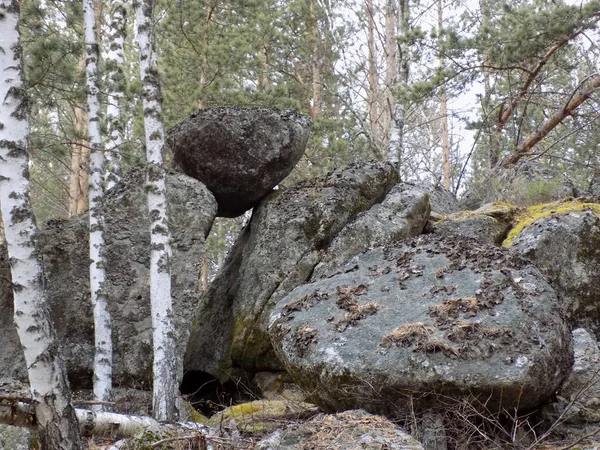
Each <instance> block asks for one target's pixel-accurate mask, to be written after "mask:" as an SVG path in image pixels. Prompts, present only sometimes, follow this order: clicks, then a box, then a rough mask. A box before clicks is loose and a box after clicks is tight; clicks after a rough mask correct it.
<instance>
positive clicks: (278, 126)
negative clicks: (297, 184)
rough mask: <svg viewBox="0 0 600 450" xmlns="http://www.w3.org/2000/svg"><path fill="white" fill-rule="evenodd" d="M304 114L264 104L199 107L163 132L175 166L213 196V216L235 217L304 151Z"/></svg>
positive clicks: (306, 121)
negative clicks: (253, 106) (259, 106)
mask: <svg viewBox="0 0 600 450" xmlns="http://www.w3.org/2000/svg"><path fill="white" fill-rule="evenodd" d="M310 127H311V120H310V118H308V117H307V116H303V115H301V114H298V113H295V112H291V111H285V112H281V111H278V110H275V109H268V108H254V109H247V108H240V107H220V108H212V109H202V110H199V111H197V112H196V113H194V114H193V115H192V116H191V117H190V118H188V119H186V120H185V121H183V122H182V123H180V124H179V125H177V126H175V127H174V128H172V129H171V130H169V132H168V133H167V142H168V144H169V145H170V147H171V148H172V150H173V153H174V164H175V165H176V166H177V167H178V168H179V169H181V170H182V171H183V172H184V173H185V174H187V175H189V176H191V177H193V178H196V179H197V180H200V181H201V182H202V183H204V184H205V185H206V186H207V187H208V189H209V190H210V191H211V192H212V193H213V194H214V196H215V198H216V199H217V202H218V205H219V207H218V215H219V216H224V217H237V216H240V215H242V214H243V213H244V212H245V211H247V210H249V209H250V208H252V207H254V206H256V204H257V203H258V201H259V200H260V199H261V198H262V197H264V196H265V195H266V194H268V193H269V192H270V191H271V189H272V188H273V187H274V186H275V185H277V184H278V183H280V182H281V181H282V180H283V179H284V178H285V177H286V176H287V175H288V174H289V173H290V172H291V171H292V169H293V168H294V166H295V165H296V163H297V162H298V161H299V160H300V157H301V156H302V154H303V153H304V149H305V147H306V143H307V141H308V137H309V133H310Z"/></svg>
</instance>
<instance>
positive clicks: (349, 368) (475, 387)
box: [269, 235, 573, 414]
mask: <svg viewBox="0 0 600 450" xmlns="http://www.w3.org/2000/svg"><path fill="white" fill-rule="evenodd" d="M273 311H274V312H273V314H272V315H271V323H270V326H269V334H270V337H271V341H272V343H273V347H274V350H275V352H276V353H277V356H278V357H279V358H280V359H281V361H282V362H283V363H284V365H285V368H286V369H287V371H288V372H289V373H290V375H292V377H293V378H294V379H295V381H296V382H297V383H298V384H299V385H300V386H301V387H302V388H304V389H305V390H306V392H309V393H310V394H311V396H309V400H310V401H313V402H314V403H316V404H317V405H319V406H320V407H323V408H325V409H326V410H331V411H339V410H344V409H350V408H357V407H361V408H365V409H367V410H368V411H370V412H377V413H386V414H395V411H396V412H397V411H399V410H403V409H404V410H410V411H417V412H418V411H419V410H423V409H427V408H430V407H433V406H435V405H436V404H437V403H436V402H438V399H439V398H442V403H443V402H444V401H447V400H448V399H460V400H466V401H473V399H478V400H474V401H473V403H472V404H473V406H474V407H476V405H477V402H482V403H479V404H480V405H481V404H485V405H486V408H488V409H489V410H490V411H492V410H494V408H506V409H507V410H508V409H509V408H513V407H518V408H532V407H536V406H537V405H539V404H541V403H542V402H543V401H544V400H546V399H548V398H549V397H550V396H551V395H552V394H553V393H554V392H555V391H556V389H557V388H558V387H559V386H560V384H561V382H562V381H563V380H564V379H565V377H566V376H567V375H568V373H569V372H570V370H571V365H572V362H573V354H572V347H571V334H570V331H569V328H568V326H567V324H566V320H565V319H564V318H563V317H562V315H561V305H560V303H559V300H558V299H557V296H556V294H555V293H554V291H553V289H552V288H551V287H550V285H549V284H548V283H547V282H546V281H545V279H544V278H543V276H542V275H541V274H540V272H539V271H538V270H537V269H536V268H535V267H534V266H533V265H532V264H531V263H529V262H528V261H526V260H523V259H521V258H520V257H518V256H517V255H514V254H511V253H510V252H508V251H506V250H504V249H501V248H499V247H495V246H493V245H489V244H483V243H479V242H478V241H475V240H473V239H469V238H466V237H463V236H451V237H439V236H436V235H422V236H419V237H417V238H415V239H413V240H411V241H407V242H405V243H392V244H389V245H386V246H383V247H377V248H374V249H372V250H369V251H367V252H365V253H363V254H361V255H360V256H359V258H358V260H352V261H351V263H349V264H347V265H346V266H345V267H344V268H342V269H341V270H339V271H338V273H337V274H336V275H333V276H331V277H329V278H322V279H320V280H317V281H315V282H313V283H307V284H303V285H301V286H299V287H297V288H295V289H294V290H293V291H291V292H290V293H289V294H288V295H287V296H285V297H284V298H283V299H282V300H281V301H280V302H278V304H277V305H276V307H275V308H274V310H273Z"/></svg>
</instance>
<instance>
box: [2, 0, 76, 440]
mask: <svg viewBox="0 0 600 450" xmlns="http://www.w3.org/2000/svg"><path fill="white" fill-rule="evenodd" d="M18 24H19V2H18V0H0V48H1V50H2V51H0V74H1V75H0V79H1V80H2V83H0V101H1V102H2V103H1V105H0V124H1V126H0V205H1V211H2V217H3V220H4V228H5V234H6V243H7V246H8V255H9V258H10V263H11V273H12V280H13V290H14V311H15V312H14V321H15V325H16V327H17V332H18V334H19V339H20V341H21V345H22V346H23V351H24V354H25V361H26V362H27V368H28V369H27V373H28V376H29V383H30V386H31V394H32V397H33V399H34V400H35V412H36V417H37V429H38V431H39V435H40V441H41V446H42V449H44V450H46V449H48V450H77V449H81V448H82V443H81V438H80V436H79V429H78V425H77V419H76V417H75V411H74V409H73V407H72V406H71V393H70V389H69V385H68V382H67V377H66V372H65V369H64V367H63V364H62V362H61V360H60V358H59V356H58V344H57V342H56V340H55V335H54V330H53V329H52V324H51V323H50V316H49V313H48V309H47V305H46V293H45V292H44V274H43V269H42V265H41V262H40V260H39V258H38V254H37V251H36V241H37V237H38V229H37V227H36V225H35V220H34V217H33V210H32V209H31V202H30V197H29V180H28V163H29V161H28V157H27V149H26V148H27V138H28V134H29V111H28V106H27V98H26V94H25V90H24V87H23V83H22V75H21V48H20V43H19V32H18Z"/></svg>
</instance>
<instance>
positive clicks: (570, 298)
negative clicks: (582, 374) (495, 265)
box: [504, 201, 600, 337]
mask: <svg viewBox="0 0 600 450" xmlns="http://www.w3.org/2000/svg"><path fill="white" fill-rule="evenodd" d="M504 245H505V246H510V247H511V249H512V250H513V251H515V252H517V253H518V254H520V255H522V256H525V257H527V258H529V259H530V260H531V261H532V262H533V263H534V264H535V265H536V266H537V267H538V268H539V269H540V271H541V272H542V273H543V274H544V275H545V276H546V278H547V279H548V281H549V282H550V283H551V284H552V286H553V287H554V289H555V290H556V292H557V294H558V295H559V297H560V298H561V300H562V303H563V307H564V308H565V310H566V312H567V314H568V317H569V318H570V320H571V322H572V323H573V324H575V325H581V326H585V327H586V328H589V329H590V330H592V331H593V332H594V333H596V336H597V337H598V336H600V291H598V285H599V283H600V205H599V204H596V203H582V202H577V201H572V202H563V203H550V204H544V205H536V206H533V207H531V208H528V209H527V210H526V211H524V212H523V213H522V214H521V216H520V220H519V222H518V223H517V225H516V226H515V227H514V228H513V230H512V231H511V232H510V234H509V236H508V238H507V240H506V241H505V244H504Z"/></svg>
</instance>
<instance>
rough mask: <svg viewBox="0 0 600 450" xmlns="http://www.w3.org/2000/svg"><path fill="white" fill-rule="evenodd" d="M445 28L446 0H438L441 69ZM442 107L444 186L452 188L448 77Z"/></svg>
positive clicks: (442, 68)
mask: <svg viewBox="0 0 600 450" xmlns="http://www.w3.org/2000/svg"><path fill="white" fill-rule="evenodd" d="M443 28H444V0H438V48H439V60H440V70H442V71H443V70H444V66H445V58H444V48H443V46H444V37H443V33H442V30H443ZM440 109H441V117H440V120H441V127H440V128H441V134H442V156H443V158H442V159H443V164H442V166H443V177H442V184H443V185H444V188H446V189H447V190H450V188H451V171H450V145H449V142H448V141H449V140H448V99H447V97H446V78H445V76H444V80H443V81H442V84H441V85H440Z"/></svg>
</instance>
